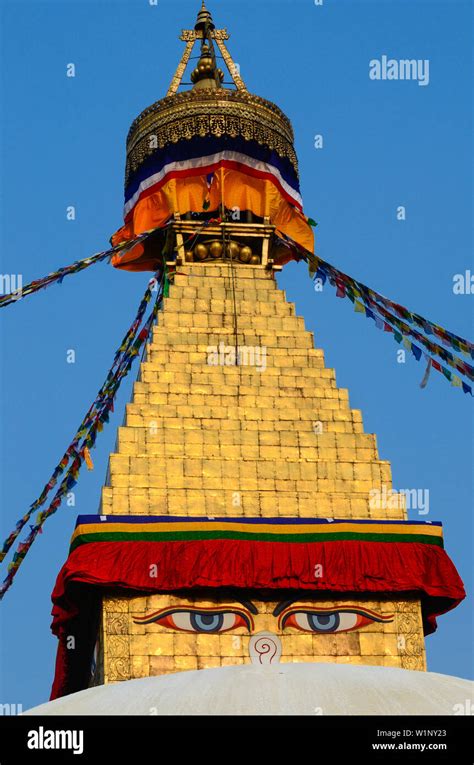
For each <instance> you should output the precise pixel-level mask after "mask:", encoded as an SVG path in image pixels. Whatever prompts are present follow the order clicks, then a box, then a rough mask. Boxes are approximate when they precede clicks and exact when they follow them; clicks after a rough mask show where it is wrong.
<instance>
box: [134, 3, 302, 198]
mask: <svg viewBox="0 0 474 765" xmlns="http://www.w3.org/2000/svg"><path fill="white" fill-rule="evenodd" d="M228 38H229V35H228V34H227V31H226V30H225V29H215V27H214V24H213V22H212V18H211V15H210V13H209V11H208V10H207V9H206V8H205V6H204V3H203V7H202V8H201V11H200V13H199V15H198V21H197V23H196V26H195V28H194V29H193V30H183V32H182V34H181V38H180V39H181V40H184V41H185V42H186V49H185V51H184V53H183V56H182V59H181V62H180V64H179V65H178V68H177V70H176V73H175V75H174V77H173V79H172V81H171V85H170V87H169V90H168V93H167V95H166V97H165V98H162V99H160V100H159V101H156V102H155V103H154V104H152V105H151V106H149V107H148V108H147V109H145V110H144V111H143V112H142V113H141V114H140V115H139V116H138V117H137V118H136V119H135V120H134V122H133V123H132V125H131V127H130V130H129V133H128V136H127V162H126V171H125V183H126V184H127V183H128V181H129V179H130V175H131V174H132V173H134V172H135V170H137V169H138V168H139V167H140V166H141V165H142V163H143V162H144V161H145V160H146V158H147V157H148V156H149V155H151V154H153V152H154V151H156V149H158V148H163V147H164V146H166V145H167V144H173V143H177V142H178V141H181V140H183V139H184V140H186V139H187V140H191V139H192V138H194V137H196V136H200V137H205V136H215V137H221V136H230V137H232V138H236V137H239V136H241V137H242V138H244V139H245V140H248V141H249V140H254V141H257V142H258V143H259V144H261V145H263V146H267V147H268V148H270V149H273V150H275V151H276V152H277V153H278V154H279V155H280V156H282V157H286V158H288V159H289V161H290V162H291V164H292V165H293V167H294V169H295V172H296V173H297V174H298V162H297V158H296V153H295V150H294V148H293V142H294V135H293V129H292V127H291V123H290V120H289V119H288V117H286V115H285V114H284V113H283V112H282V111H281V109H279V108H278V106H276V105H275V104H274V103H272V102H271V101H268V100H267V99H265V98H260V97H259V96H255V95H252V94H251V93H249V92H248V90H247V88H246V87H245V84H244V82H243V80H242V78H241V77H240V74H239V72H238V67H237V66H236V65H235V64H234V62H233V60H232V58H231V56H230V54H229V52H228V50H227V48H226V46H225V42H224V41H225V40H227V39H228ZM197 40H201V57H200V60H199V62H198V64H197V66H196V68H195V69H194V71H193V72H192V75H191V79H192V82H193V83H194V85H193V88H192V89H191V90H186V91H182V92H180V93H178V92H177V90H178V88H179V86H180V84H181V81H182V78H183V74H184V72H185V70H186V67H187V64H188V62H189V59H190V56H191V52H192V49H193V47H194V44H195V42H196V41H197ZM214 43H216V44H217V46H218V48H219V50H220V52H221V54H222V58H223V59H224V61H225V63H226V66H227V69H228V71H229V73H230V76H231V77H232V80H233V82H234V84H235V86H236V89H235V90H231V89H228V88H224V87H222V81H223V73H222V71H221V70H220V69H218V68H217V64H216V56H215V52H214Z"/></svg>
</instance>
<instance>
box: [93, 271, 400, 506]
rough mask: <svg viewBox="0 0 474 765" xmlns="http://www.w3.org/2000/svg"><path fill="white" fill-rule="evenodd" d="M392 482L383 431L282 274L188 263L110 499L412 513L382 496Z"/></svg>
mask: <svg viewBox="0 0 474 765" xmlns="http://www.w3.org/2000/svg"><path fill="white" fill-rule="evenodd" d="M236 324H237V333H236V332H235V325H236ZM236 338H237V341H236ZM236 346H237V350H236ZM236 354H237V358H238V361H239V362H240V363H238V364H236V363H235V358H236ZM383 487H385V490H386V491H390V490H391V471H390V465H389V463H388V462H387V461H385V460H381V459H379V457H378V454H377V448H376V441H375V436H374V435H372V434H367V433H364V432H363V426H362V418H361V414H360V412H359V411H357V410H352V409H351V408H350V405H349V400H348V394H347V390H345V389H340V388H338V387H337V386H336V380H335V374H334V370H332V369H328V368H326V367H325V365H324V355H323V352H322V351H321V350H319V349H316V348H314V341H313V335H312V333H311V332H308V331H307V330H306V329H305V327H304V321H303V319H302V318H300V317H298V316H296V315H295V308H294V305H293V304H291V303H288V302H287V301H286V299H285V294H284V292H283V291H282V290H280V289H278V288H277V285H276V282H275V280H274V278H273V275H272V273H271V272H269V271H267V270H265V269H263V268H262V267H258V266H257V267H252V266H245V267H242V266H240V267H235V266H232V265H230V264H212V265H203V264H186V265H183V266H180V268H179V274H177V275H176V277H175V284H174V285H173V286H172V287H171V289H170V295H169V297H168V298H167V299H166V300H165V306H164V311H163V312H162V314H161V315H160V318H159V323H158V326H156V327H155V329H154V333H153V339H152V341H151V343H150V344H149V347H148V351H147V357H146V360H145V361H144V363H143V364H142V367H141V373H140V379H139V382H137V383H136V384H135V387H134V393H133V398H132V402H131V403H130V404H129V405H128V406H127V413H126V419H125V424H124V426H123V427H122V428H120V429H119V434H118V445H117V451H116V453H114V454H112V455H111V457H110V468H109V485H108V486H106V487H105V488H104V490H103V498H102V509H101V512H102V513H103V514H116V513H122V514H129V513H131V514H133V513H137V514H166V513H169V514H172V515H180V514H182V515H218V516H219V515H239V514H241V515H244V516H266V515H268V516H275V515H282V516H301V517H338V518H345V517H347V518H374V517H375V518H378V517H380V518H391V519H403V518H405V511H404V507H403V503H402V500H401V498H400V502H395V501H392V502H390V503H389V505H390V506H389V507H387V508H385V509H382V510H381V509H376V510H374V509H373V508H371V501H370V499H371V494H370V492H371V491H373V490H377V489H378V490H380V491H381V492H383V491H384V489H383Z"/></svg>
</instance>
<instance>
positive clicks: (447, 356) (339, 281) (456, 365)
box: [278, 232, 474, 395]
mask: <svg viewBox="0 0 474 765" xmlns="http://www.w3.org/2000/svg"><path fill="white" fill-rule="evenodd" d="M278 234H279V240H280V243H281V244H284V245H286V246H287V247H288V248H290V249H296V250H297V251H298V253H299V254H300V255H302V256H303V257H304V259H305V260H306V261H307V262H308V263H309V266H310V273H311V274H312V276H313V279H314V280H317V279H320V280H321V282H322V284H324V283H325V282H326V280H328V281H329V283H330V284H331V285H332V286H334V287H335V288H336V296H337V297H340V298H343V297H348V298H349V299H350V300H351V302H352V303H353V304H354V310H355V312H356V313H363V314H365V316H366V317H367V318H371V319H373V320H374V322H375V325H376V326H377V327H378V328H379V329H382V330H384V331H385V332H391V333H392V334H393V336H394V339H395V340H396V342H398V343H403V345H404V347H405V348H406V349H407V350H410V351H411V353H412V354H413V356H414V357H415V358H416V359H417V361H419V360H420V359H421V357H422V356H423V357H424V358H425V359H426V361H428V362H429V368H430V369H431V367H433V368H434V369H436V370H437V371H438V372H440V373H441V374H443V375H444V377H446V379H447V380H448V381H449V382H451V384H452V385H453V386H454V387H458V388H461V389H462V390H463V391H464V393H469V394H470V395H473V393H472V387H471V386H470V385H469V384H468V383H467V382H466V381H465V380H463V379H462V378H461V377H460V375H462V376H463V377H466V378H467V379H469V380H471V381H472V380H473V379H474V367H473V366H471V365H470V364H468V363H467V361H465V360H464V359H461V358H459V357H458V356H457V355H456V354H455V353H453V351H452V350H447V349H446V348H443V347H442V346H441V345H439V344H438V343H436V342H434V341H433V340H431V339H430V338H429V337H426V335H434V336H435V337H436V339H438V340H440V341H441V342H442V343H443V344H444V345H447V346H449V347H450V348H451V349H454V350H455V351H457V352H458V353H459V352H461V353H462V354H463V355H464V356H465V357H468V358H469V359H472V358H474V344H473V343H471V342H470V341H469V340H466V339H465V338H463V337H460V336H459V335H456V334H454V333H453V332H450V331H448V330H446V329H445V328H444V327H441V326H440V325H439V324H435V323H434V322H431V321H429V320H428V319H425V318H424V317H423V316H420V315H419V314H416V313H413V312H411V311H409V310H408V309H407V308H405V307H404V306H401V305H399V304H398V303H394V302H393V301H391V300H389V299H388V298H386V297H384V296H383V295H381V294H380V293H378V292H376V291H375V290H372V289H371V288H370V287H367V286H366V285H365V284H363V283H362V282H359V281H357V280H356V279H354V278H353V277H351V276H348V275H347V274H345V273H343V272H342V271H339V269H337V268H335V267H334V266H332V265H331V264H330V263H327V262H326V261H324V260H323V259H322V258H320V257H319V256H317V255H315V254H314V253H312V252H309V250H306V249H304V248H303V247H301V245H298V244H297V243H296V242H294V241H293V240H292V239H290V237H288V236H286V235H285V234H283V233H282V232H278ZM407 322H408V323H407ZM409 324H412V325H416V326H409ZM416 327H418V328H420V329H422V330H423V332H424V333H425V334H422V333H421V332H420V331H418V329H417V328H416ZM411 338H413V340H416V343H414V342H413V340H412V339H411ZM423 349H425V350H423ZM433 355H435V356H439V358H440V359H442V361H443V362H445V364H446V365H447V366H444V365H443V364H441V363H440V362H439V361H437V360H436V359H433V358H432V356H433ZM448 367H451V369H448ZM451 370H455V371H454V372H453V371H451ZM456 373H458V374H456ZM425 377H426V376H425ZM423 382H424V385H423V386H422V387H425V385H426V382H427V377H426V379H424V381H423Z"/></svg>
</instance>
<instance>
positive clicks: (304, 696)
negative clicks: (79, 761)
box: [24, 662, 474, 716]
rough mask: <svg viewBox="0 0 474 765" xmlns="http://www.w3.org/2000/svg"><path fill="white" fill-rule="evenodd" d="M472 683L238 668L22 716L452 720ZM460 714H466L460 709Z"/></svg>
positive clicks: (123, 686) (293, 666) (400, 673)
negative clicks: (435, 717)
mask: <svg viewBox="0 0 474 765" xmlns="http://www.w3.org/2000/svg"><path fill="white" fill-rule="evenodd" d="M473 700H474V683H472V682H471V681H469V680H463V679H461V678H458V677H451V676H449V675H439V674H436V673H434V672H418V671H412V670H406V669H396V668H392V667H371V666H356V665H350V664H329V663H327V664H326V663H322V662H321V663H303V662H302V663H288V664H286V663H285V664H274V665H273V664H272V665H267V666H258V665H255V664H244V665H239V666H233V667H218V668H216V669H201V670H194V671H190V672H176V673H173V674H169V675H161V676H156V677H146V678H142V679H140V680H127V681H123V682H118V683H112V684H108V685H101V686H97V687H95V688H89V689H87V690H85V691H80V692H79V693H73V694H71V695H70V696H65V697H63V698H61V699H56V700H55V701H51V702H49V703H47V704H42V705H41V706H38V707H34V708H33V709H30V710H28V711H27V712H25V713H24V714H27V715H106V714H111V715H173V716H175V715H315V714H322V715H407V714H408V715H417V714H422V715H453V714H466V708H467V707H468V706H469V704H470V703H472V701H473ZM463 710H464V711H463Z"/></svg>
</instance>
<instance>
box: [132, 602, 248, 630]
mask: <svg viewBox="0 0 474 765" xmlns="http://www.w3.org/2000/svg"><path fill="white" fill-rule="evenodd" d="M133 621H134V622H135V623H136V624H150V623H151V622H155V624H159V626H160V627H167V628H168V629H173V630H179V631H181V632H200V633H208V634H215V633H219V632H227V631H228V630H233V629H236V628H237V627H245V628H246V629H248V630H249V631H250V630H251V629H253V621H252V619H251V617H250V615H249V614H246V613H245V612H244V611H229V610H225V609H219V608H217V609H190V608H175V609H169V608H168V609H166V610H165V611H157V612H156V613H155V614H149V615H148V616H145V617H143V618H140V617H137V618H135V619H134V620H133Z"/></svg>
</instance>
